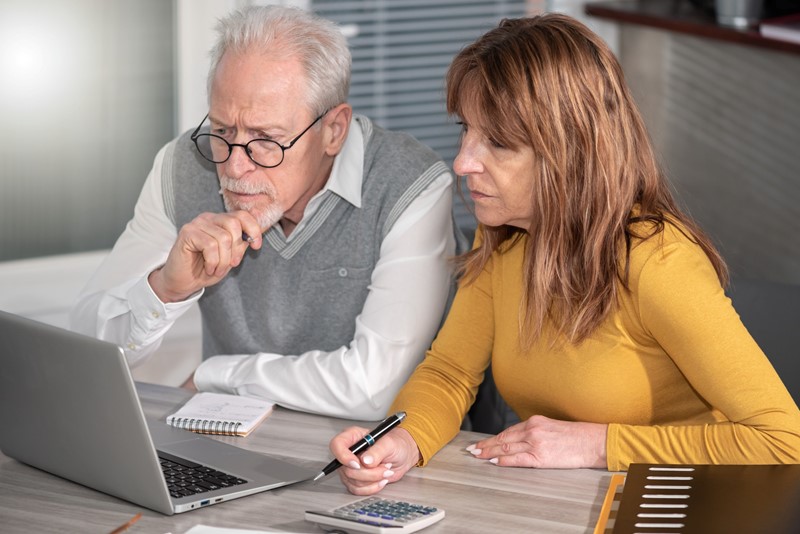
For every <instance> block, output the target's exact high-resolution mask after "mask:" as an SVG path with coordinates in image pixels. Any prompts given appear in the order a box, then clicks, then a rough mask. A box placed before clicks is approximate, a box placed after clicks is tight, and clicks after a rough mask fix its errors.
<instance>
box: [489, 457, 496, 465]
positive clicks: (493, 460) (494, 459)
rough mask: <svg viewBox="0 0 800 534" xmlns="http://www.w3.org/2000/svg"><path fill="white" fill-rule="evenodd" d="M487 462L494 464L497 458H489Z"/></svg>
mask: <svg viewBox="0 0 800 534" xmlns="http://www.w3.org/2000/svg"><path fill="white" fill-rule="evenodd" d="M489 462H490V463H493V464H494V465H497V458H492V459H491V460H489Z"/></svg>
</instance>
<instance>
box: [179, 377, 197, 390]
mask: <svg viewBox="0 0 800 534" xmlns="http://www.w3.org/2000/svg"><path fill="white" fill-rule="evenodd" d="M181 387H182V388H183V389H188V390H189V391H192V392H194V393H197V386H195V385H194V373H192V374H191V375H189V378H187V379H186V382H184V383H183V384H181Z"/></svg>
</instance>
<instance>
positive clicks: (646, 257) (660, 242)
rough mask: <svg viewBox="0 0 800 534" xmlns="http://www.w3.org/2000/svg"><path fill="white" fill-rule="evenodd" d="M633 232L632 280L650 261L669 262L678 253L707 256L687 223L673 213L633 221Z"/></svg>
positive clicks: (631, 249)
mask: <svg viewBox="0 0 800 534" xmlns="http://www.w3.org/2000/svg"><path fill="white" fill-rule="evenodd" d="M630 233H631V240H630V255H629V257H628V261H629V265H628V272H629V276H630V277H631V279H632V281H633V280H635V279H636V278H638V276H639V275H640V274H641V272H642V270H643V269H644V268H645V266H646V265H648V264H652V263H653V262H657V263H661V262H667V261H669V260H670V259H671V258H673V257H675V256H676V255H679V256H686V255H688V256H702V257H703V258H705V256H706V254H705V252H704V251H703V249H702V248H701V247H700V245H698V244H697V242H696V240H695V239H694V237H693V236H692V234H691V233H690V232H689V231H688V230H687V229H686V228H685V227H684V226H683V224H681V223H680V221H677V220H675V219H674V218H671V217H669V216H667V217H664V218H663V220H661V221H650V220H646V221H640V222H636V223H633V224H632V225H631V227H630Z"/></svg>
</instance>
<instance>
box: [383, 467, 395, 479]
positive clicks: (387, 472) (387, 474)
mask: <svg viewBox="0 0 800 534" xmlns="http://www.w3.org/2000/svg"><path fill="white" fill-rule="evenodd" d="M393 474H394V471H390V470H388V469H387V470H386V471H384V472H383V478H389V477H390V476H392V475H393Z"/></svg>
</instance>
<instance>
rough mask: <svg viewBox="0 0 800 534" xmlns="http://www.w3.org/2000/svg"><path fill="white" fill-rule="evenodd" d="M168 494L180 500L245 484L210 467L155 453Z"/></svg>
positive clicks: (163, 453) (162, 453)
mask: <svg viewBox="0 0 800 534" xmlns="http://www.w3.org/2000/svg"><path fill="white" fill-rule="evenodd" d="M157 452H158V459H159V461H160V462H161V471H162V472H163V473H164V479H165V480H166V481H167V487H168V489H169V494H170V495H172V496H173V497H175V498H176V499H177V498H181V497H188V496H189V495H196V494H198V493H203V492H206V491H213V490H217V489H220V488H227V487H230V486H238V485H239V484H245V483H247V481H246V480H244V479H241V478H239V477H235V476H233V475H229V474H228V473H223V472H222V471H217V470H216V469H212V468H210V467H206V466H204V465H201V464H198V463H195V462H192V461H191V460H187V459H185V458H179V457H177V456H174V455H172V454H169V453H167V452H164V451H157Z"/></svg>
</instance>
